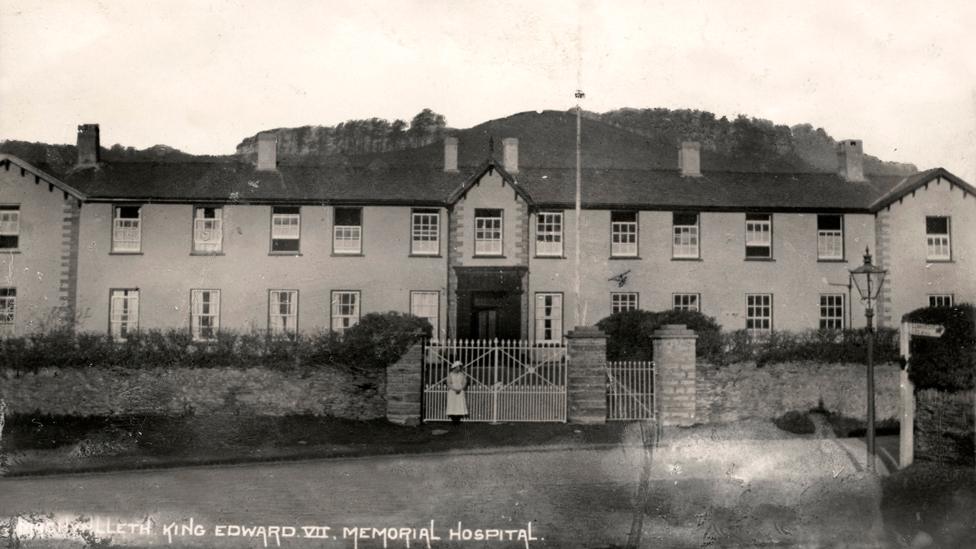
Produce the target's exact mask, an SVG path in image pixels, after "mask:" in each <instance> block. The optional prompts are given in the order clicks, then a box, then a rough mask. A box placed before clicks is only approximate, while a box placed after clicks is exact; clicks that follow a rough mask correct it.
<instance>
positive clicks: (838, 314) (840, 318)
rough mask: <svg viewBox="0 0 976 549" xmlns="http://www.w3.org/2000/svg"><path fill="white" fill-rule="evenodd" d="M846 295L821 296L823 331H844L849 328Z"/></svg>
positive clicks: (821, 323)
mask: <svg viewBox="0 0 976 549" xmlns="http://www.w3.org/2000/svg"><path fill="white" fill-rule="evenodd" d="M846 297H847V296H845V295H844V294H820V320H819V323H818V326H819V328H820V329H821V330H843V329H845V328H847V320H846V319H847V314H846V313H847V303H846V301H847V300H846Z"/></svg>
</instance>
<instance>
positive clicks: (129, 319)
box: [109, 290, 139, 340]
mask: <svg viewBox="0 0 976 549" xmlns="http://www.w3.org/2000/svg"><path fill="white" fill-rule="evenodd" d="M138 329H139V290H112V293H111V296H110V299H109V332H110V334H111V335H112V337H113V338H116V339H120V340H125V338H126V337H127V336H128V335H129V334H130V333H132V332H134V331H136V330H138Z"/></svg>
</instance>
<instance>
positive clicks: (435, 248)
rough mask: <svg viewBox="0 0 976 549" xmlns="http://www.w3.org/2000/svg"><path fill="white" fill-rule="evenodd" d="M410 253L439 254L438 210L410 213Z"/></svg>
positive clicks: (413, 211)
mask: <svg viewBox="0 0 976 549" xmlns="http://www.w3.org/2000/svg"><path fill="white" fill-rule="evenodd" d="M410 253H411V254H413V255H439V254H440V253H441V214H440V211H439V210H421V209H418V210H412V211H411V212H410Z"/></svg>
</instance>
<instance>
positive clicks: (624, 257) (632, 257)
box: [609, 255, 640, 261]
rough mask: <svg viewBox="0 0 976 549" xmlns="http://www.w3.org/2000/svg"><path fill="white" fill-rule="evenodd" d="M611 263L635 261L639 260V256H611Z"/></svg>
mask: <svg viewBox="0 0 976 549" xmlns="http://www.w3.org/2000/svg"><path fill="white" fill-rule="evenodd" d="M609 259H610V260H611V261H617V260H620V259H637V260H640V256H639V255H611V256H610V258H609Z"/></svg>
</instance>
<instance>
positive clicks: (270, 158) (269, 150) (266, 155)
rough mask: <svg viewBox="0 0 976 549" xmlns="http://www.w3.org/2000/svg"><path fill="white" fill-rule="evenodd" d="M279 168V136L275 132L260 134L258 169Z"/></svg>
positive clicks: (271, 169)
mask: <svg viewBox="0 0 976 549" xmlns="http://www.w3.org/2000/svg"><path fill="white" fill-rule="evenodd" d="M277 169H278V136H277V135H275V134H273V133H268V132H265V133H259V134H258V170H261V171H274V170H277Z"/></svg>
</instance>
